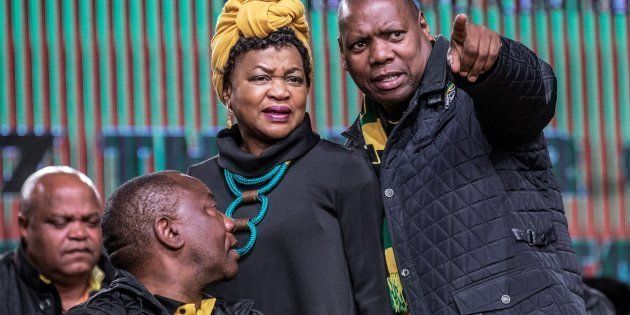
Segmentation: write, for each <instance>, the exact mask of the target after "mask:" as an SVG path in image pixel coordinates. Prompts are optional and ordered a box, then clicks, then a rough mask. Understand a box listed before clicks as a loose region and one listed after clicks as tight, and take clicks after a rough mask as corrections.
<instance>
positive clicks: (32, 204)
mask: <svg viewBox="0 0 630 315" xmlns="http://www.w3.org/2000/svg"><path fill="white" fill-rule="evenodd" d="M65 187H81V188H83V189H86V190H89V191H90V192H91V193H92V198H93V201H94V204H96V205H100V196H99V194H98V192H97V190H96V187H95V186H94V184H93V183H92V181H91V180H90V179H89V178H88V177H87V176H85V175H84V174H83V173H80V172H78V171H76V170H74V169H71V168H69V167H47V168H44V169H42V170H40V171H38V172H36V173H34V174H33V175H31V176H30V177H29V178H28V179H27V180H26V182H25V183H24V185H23V187H22V190H21V192H20V199H21V201H22V207H20V211H22V213H23V214H24V215H26V216H30V215H31V214H32V211H33V210H35V209H38V208H41V207H40V206H41V205H42V204H47V203H48V202H49V201H50V200H49V199H50V198H52V197H53V193H54V192H55V190H57V189H60V188H65Z"/></svg>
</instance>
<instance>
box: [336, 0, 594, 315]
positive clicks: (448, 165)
mask: <svg viewBox="0 0 630 315" xmlns="http://www.w3.org/2000/svg"><path fill="white" fill-rule="evenodd" d="M339 28H340V35H339V46H340V49H341V54H342V59H343V66H344V68H345V69H346V70H347V71H348V72H349V73H350V75H351V76H352V78H353V80H354V82H355V83H356V84H357V86H358V87H359V88H360V89H361V91H362V92H363V93H364V94H365V99H364V102H363V110H362V112H361V114H360V115H359V117H358V119H357V120H356V122H355V123H354V125H353V126H351V127H350V128H349V129H348V130H347V131H345V132H344V136H345V137H346V138H348V142H347V145H348V146H349V147H353V148H357V149H359V150H364V151H365V152H366V154H367V156H368V157H369V158H370V159H371V161H372V165H373V166H374V171H375V172H376V173H377V174H378V175H379V178H380V181H381V188H382V192H383V201H384V206H385V213H386V214H387V222H388V228H389V231H386V235H385V236H384V239H385V240H388V239H389V236H391V243H392V248H391V249H390V248H385V249H384V251H385V256H386V258H387V266H388V269H389V272H390V277H389V279H388V280H389V281H388V282H389V283H390V293H391V295H392V302H393V303H392V304H393V306H394V309H395V310H396V311H397V312H404V311H410V312H411V313H412V314H477V313H493V314H495V313H501V314H504V313H506V314H534V313H535V314H584V313H585V309H584V301H583V299H582V297H581V295H582V289H581V277H580V273H579V272H580V271H579V266H578V262H577V259H576V256H575V253H574V250H573V248H572V245H571V239H570V237H569V233H568V229H567V222H566V218H565V215H564V210H563V205H562V197H561V195H560V192H559V190H558V187H557V185H556V183H555V180H554V178H553V174H552V171H551V162H550V159H549V154H548V152H547V147H546V144H545V137H544V135H543V132H542V130H543V128H544V127H545V126H546V125H547V123H548V122H549V121H550V119H551V118H552V117H553V114H554V110H555V102H556V79H555V76H554V74H553V70H552V69H551V67H550V66H549V65H548V64H546V63H545V62H544V61H542V60H540V59H539V58H538V57H537V56H536V55H535V54H534V53H533V52H532V51H530V50H529V49H527V48H526V47H525V46H523V45H521V44H519V43H517V42H514V41H511V40H509V39H507V38H504V37H501V36H500V35H499V34H497V33H495V32H493V31H491V30H489V29H487V28H485V27H483V26H479V25H475V24H472V23H470V22H468V18H467V17H466V16H465V15H458V16H457V17H456V18H455V20H454V22H453V29H452V34H451V39H450V41H449V40H447V39H445V38H443V37H441V36H433V35H431V33H430V31H429V26H428V24H427V22H426V20H425V18H424V15H423V13H422V12H421V11H419V10H418V9H417V8H416V7H415V5H414V3H413V1H412V0H372V1H364V0H342V1H341V3H340V5H339ZM387 243H389V242H387ZM392 249H393V250H392ZM398 280H400V281H398ZM397 283H398V284H401V285H398V286H397V285H396V284H397ZM400 292H402V295H403V297H401V296H400V295H401V294H400ZM401 301H402V302H401Z"/></svg>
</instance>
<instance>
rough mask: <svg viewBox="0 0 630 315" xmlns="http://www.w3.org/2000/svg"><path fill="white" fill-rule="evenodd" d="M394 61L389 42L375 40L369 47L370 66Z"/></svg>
mask: <svg viewBox="0 0 630 315" xmlns="http://www.w3.org/2000/svg"><path fill="white" fill-rule="evenodd" d="M393 59H394V52H393V51H392V49H391V47H390V45H389V42H387V41H385V40H381V39H377V40H375V41H373V42H372V45H370V58H369V62H370V65H378V64H385V63H388V62H390V61H392V60H393Z"/></svg>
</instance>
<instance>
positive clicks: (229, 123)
mask: <svg viewBox="0 0 630 315" xmlns="http://www.w3.org/2000/svg"><path fill="white" fill-rule="evenodd" d="M232 114H233V113H232V108H231V107H228V112H227V123H226V125H227V127H228V129H230V128H232Z"/></svg>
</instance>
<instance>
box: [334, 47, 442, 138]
mask: <svg viewBox="0 0 630 315" xmlns="http://www.w3.org/2000/svg"><path fill="white" fill-rule="evenodd" d="M448 46H449V41H448V40H447V39H446V38H444V36H436V37H435V43H434V44H433V48H432V49H431V54H430V55H429V59H428V60H427V64H426V65H425V68H424V74H423V75H422V80H421V81H420V85H419V86H418V88H417V89H416V93H415V94H414V96H413V97H412V98H411V101H409V107H408V108H407V110H406V112H405V114H404V115H403V117H402V118H401V119H400V121H399V122H398V126H400V125H402V124H401V123H402V122H403V121H404V120H406V119H407V117H409V115H410V113H412V112H414V110H415V108H416V107H417V106H418V104H419V103H420V102H419V101H420V100H421V99H422V98H424V97H425V96H427V95H431V94H435V95H438V96H441V94H442V91H443V90H444V88H445V87H446V82H447V80H448V79H449V77H448V74H449V73H450V71H447V70H449V69H448V64H447V60H446V54H447V52H448ZM365 101H366V102H374V101H373V100H371V99H370V98H368V97H367V96H366V97H365ZM377 106H381V105H377ZM396 129H397V128H394V130H393V131H392V134H393V133H394V131H395V130H396ZM342 135H343V136H344V137H346V138H348V139H351V140H354V141H359V140H360V139H363V135H362V134H361V124H360V119H357V120H356V121H355V122H354V123H353V124H352V126H350V127H349V128H348V129H347V130H346V131H344V132H343V133H342ZM362 142H364V141H362Z"/></svg>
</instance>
